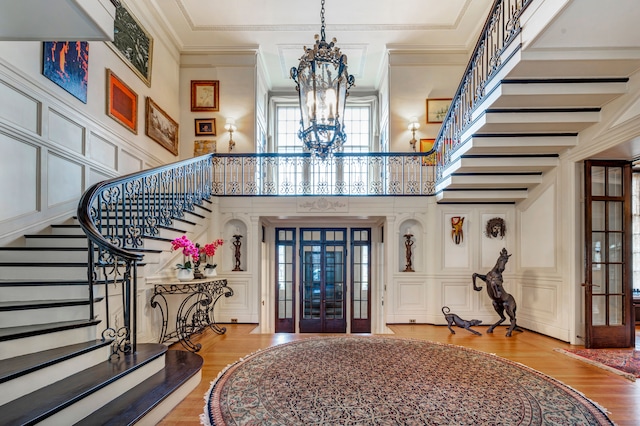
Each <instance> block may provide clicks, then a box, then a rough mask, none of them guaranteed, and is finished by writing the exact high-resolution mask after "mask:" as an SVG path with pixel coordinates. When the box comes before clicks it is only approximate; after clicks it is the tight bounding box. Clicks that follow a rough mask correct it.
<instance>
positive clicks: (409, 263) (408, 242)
mask: <svg viewBox="0 0 640 426" xmlns="http://www.w3.org/2000/svg"><path fill="white" fill-rule="evenodd" d="M412 238H413V234H412V233H411V229H407V233H406V234H404V239H405V241H404V247H405V250H406V257H407V264H406V265H405V267H404V271H402V272H415V271H414V270H413V264H412V261H411V257H412V253H411V248H412V246H413V240H412Z"/></svg>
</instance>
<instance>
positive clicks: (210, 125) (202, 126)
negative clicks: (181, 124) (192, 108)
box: [194, 118, 216, 136]
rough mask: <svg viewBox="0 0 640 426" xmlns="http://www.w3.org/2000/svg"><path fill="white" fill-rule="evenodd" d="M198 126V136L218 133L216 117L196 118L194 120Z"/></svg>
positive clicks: (196, 126)
mask: <svg viewBox="0 0 640 426" xmlns="http://www.w3.org/2000/svg"><path fill="white" fill-rule="evenodd" d="M194 122H195V128H196V136H215V135H216V119H215V118H196V119H195V120H194Z"/></svg>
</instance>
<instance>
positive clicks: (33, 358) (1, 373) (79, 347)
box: [0, 340, 112, 383]
mask: <svg viewBox="0 0 640 426" xmlns="http://www.w3.org/2000/svg"><path fill="white" fill-rule="evenodd" d="M111 342H112V341H111V340H105V341H102V340H92V341H89V342H83V343H76V344H74V345H68V346H61V347H58V348H54V349H48V350H45V351H40V352H33V353H30V354H27V355H20V356H17V357H14V358H8V359H4V360H1V361H0V383H3V382H7V381H9V380H13V379H15V378H17V377H20V376H23V375H25V374H29V373H31V372H33V371H36V370H40V369H42V368H45V367H48V366H50V365H53V364H57V363H59V362H62V361H65V360H67V359H70V358H73V357H75V356H78V355H82V354H84V353H87V352H90V351H92V350H94V349H97V348H101V347H103V346H108V345H110V344H111Z"/></svg>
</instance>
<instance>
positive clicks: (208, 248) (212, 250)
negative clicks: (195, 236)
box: [200, 239, 224, 257]
mask: <svg viewBox="0 0 640 426" xmlns="http://www.w3.org/2000/svg"><path fill="white" fill-rule="evenodd" d="M223 243H224V240H222V239H217V240H215V241H213V242H212V243H210V244H205V245H204V247H202V248H200V251H201V252H202V253H204V254H205V256H207V257H213V256H214V255H215V254H216V250H217V249H218V247H220V246H221V245H222V244H223Z"/></svg>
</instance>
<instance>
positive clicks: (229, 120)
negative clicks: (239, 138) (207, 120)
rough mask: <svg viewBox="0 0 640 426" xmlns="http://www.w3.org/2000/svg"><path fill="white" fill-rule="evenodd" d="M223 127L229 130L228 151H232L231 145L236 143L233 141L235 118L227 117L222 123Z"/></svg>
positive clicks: (235, 128)
mask: <svg viewBox="0 0 640 426" xmlns="http://www.w3.org/2000/svg"><path fill="white" fill-rule="evenodd" d="M224 129H225V130H226V131H228V132H229V152H231V151H233V147H234V146H236V143H235V142H234V141H233V132H235V131H236V130H237V129H238V128H237V127H236V120H234V119H233V118H227V122H226V123H224Z"/></svg>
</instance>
